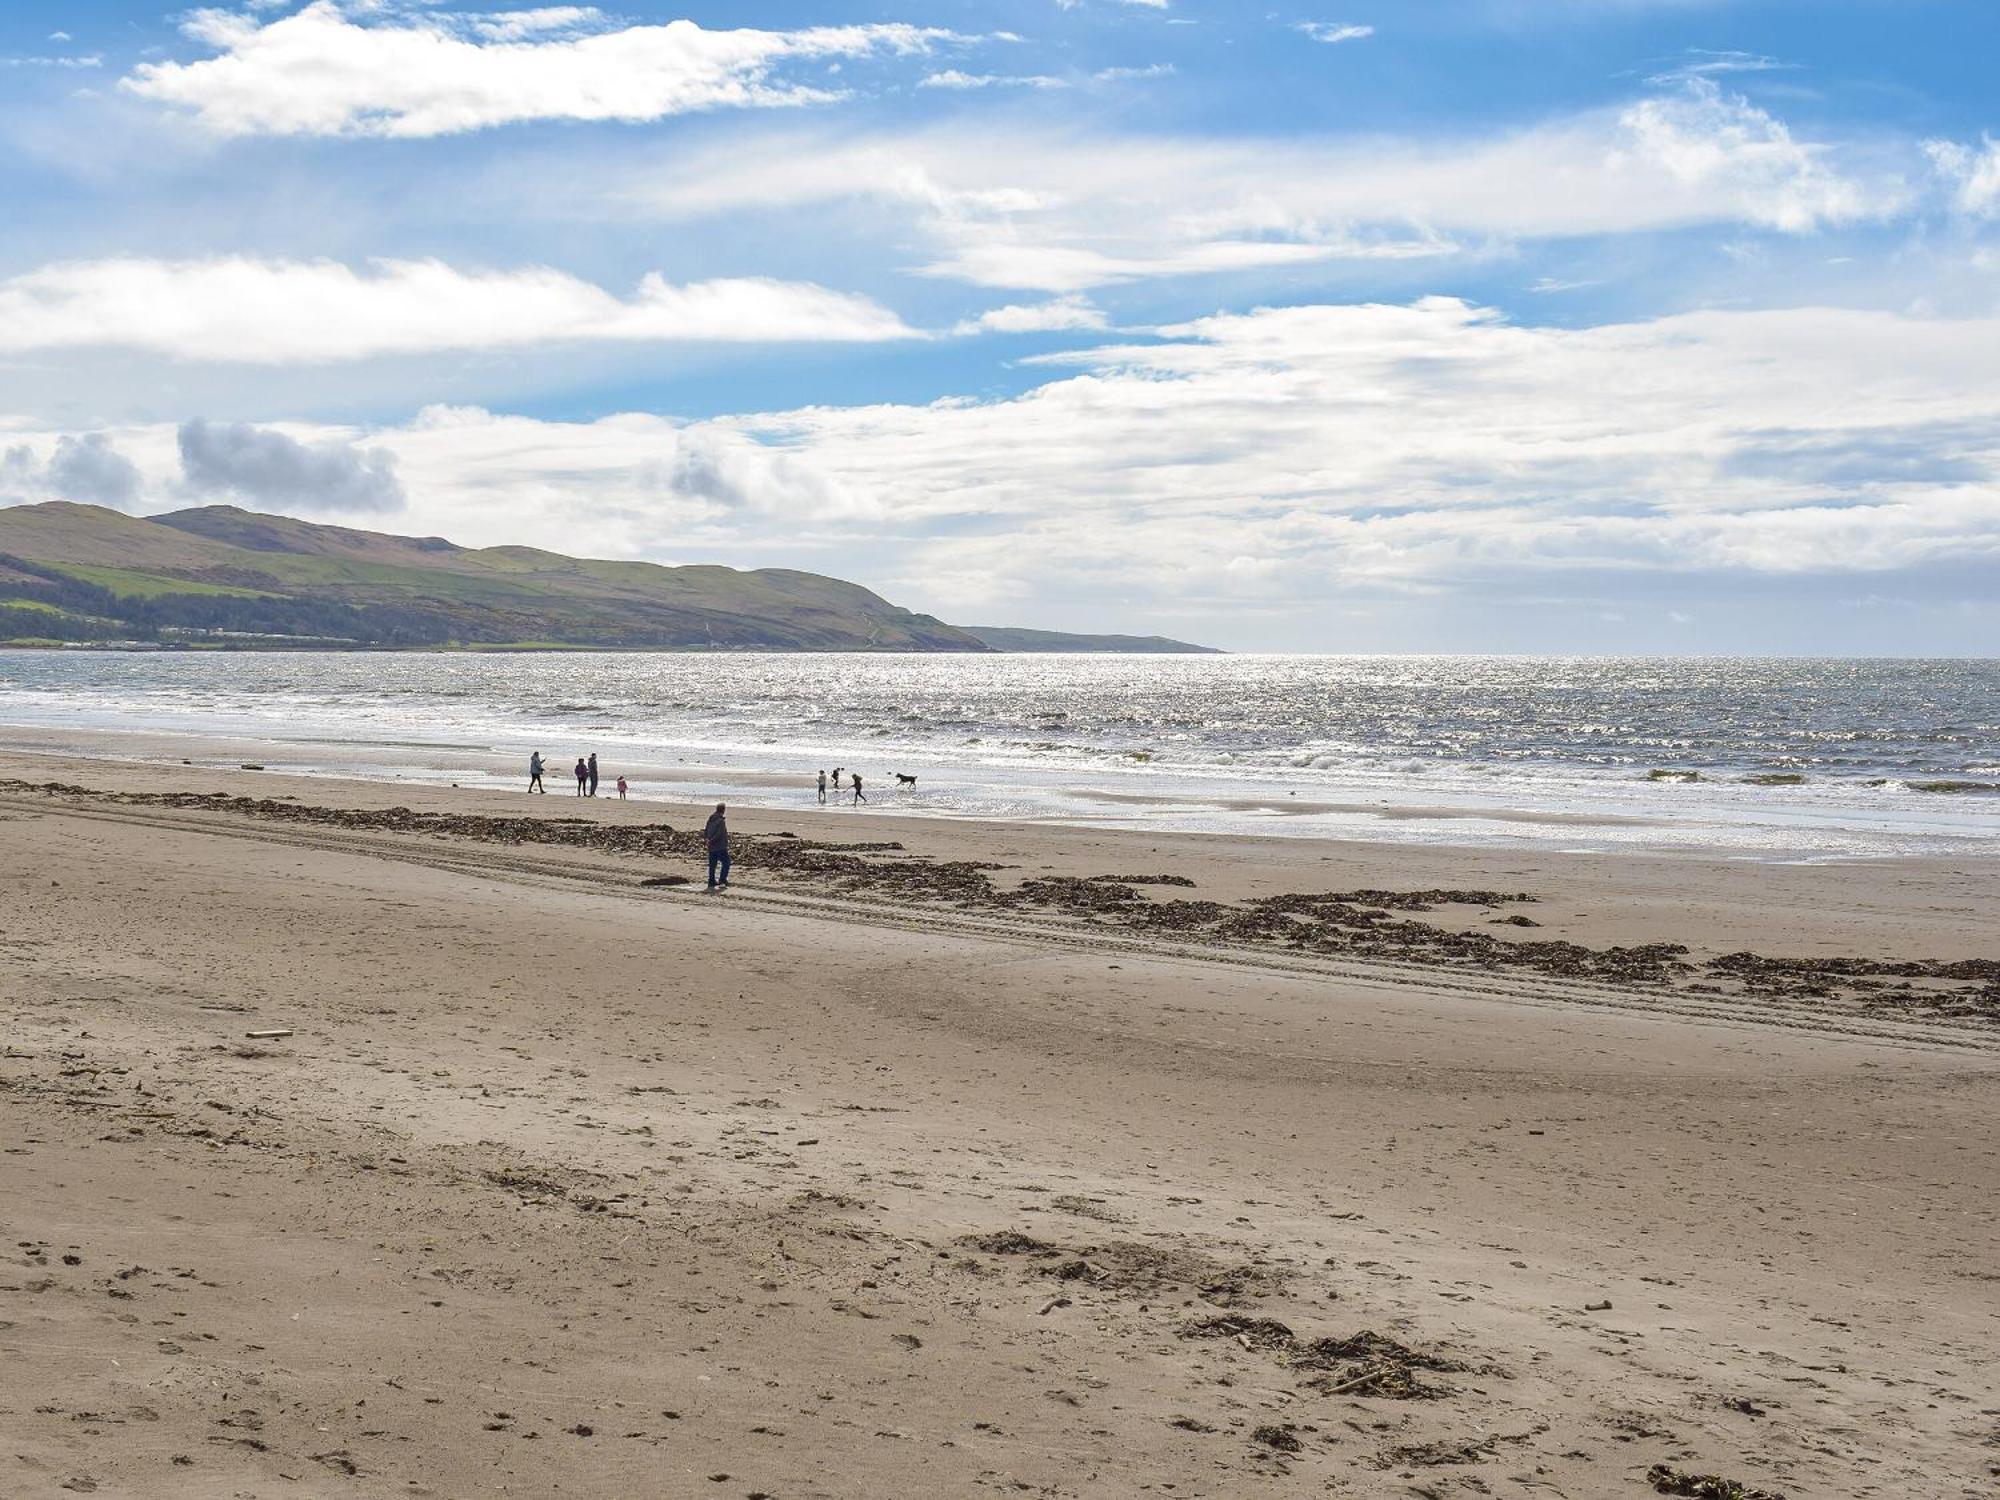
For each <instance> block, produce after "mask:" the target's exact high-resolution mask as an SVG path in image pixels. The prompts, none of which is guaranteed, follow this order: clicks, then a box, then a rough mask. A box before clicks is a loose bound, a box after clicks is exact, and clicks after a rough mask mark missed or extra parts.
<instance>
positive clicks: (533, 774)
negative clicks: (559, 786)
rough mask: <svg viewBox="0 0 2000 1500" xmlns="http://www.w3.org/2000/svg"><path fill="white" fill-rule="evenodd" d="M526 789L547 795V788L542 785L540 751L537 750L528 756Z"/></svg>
mask: <svg viewBox="0 0 2000 1500" xmlns="http://www.w3.org/2000/svg"><path fill="white" fill-rule="evenodd" d="M528 790H529V791H531V792H540V793H541V794H542V795H543V796H544V797H546V796H548V794H549V789H548V788H547V787H545V786H543V785H542V752H541V751H539V750H537V751H536V752H535V753H534V754H533V755H531V756H529V757H528Z"/></svg>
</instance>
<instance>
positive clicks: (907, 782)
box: [896, 771, 917, 786]
mask: <svg viewBox="0 0 2000 1500" xmlns="http://www.w3.org/2000/svg"><path fill="white" fill-rule="evenodd" d="M916 784H917V778H916V777H914V776H905V775H904V774H903V773H902V772H901V771H898V772H897V773H896V785H897V786H915V785H916Z"/></svg>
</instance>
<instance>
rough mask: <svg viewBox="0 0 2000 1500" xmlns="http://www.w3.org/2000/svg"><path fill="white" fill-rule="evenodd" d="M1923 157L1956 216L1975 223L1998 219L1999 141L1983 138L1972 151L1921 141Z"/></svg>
mask: <svg viewBox="0 0 2000 1500" xmlns="http://www.w3.org/2000/svg"><path fill="white" fill-rule="evenodd" d="M1924 154H1925V155H1927V156H1928V157H1929V158H1930V161H1931V166H1932V167H1933V168H1934V169H1935V170H1936V172H1937V174H1938V176H1939V177H1940V178H1941V179H1942V180H1943V181H1944V183H1945V186H1946V190H1947V191H1948V192H1949V193H1950V195H1951V203H1952V206H1953V207H1954V208H1956V209H1957V210H1958V211H1959V212H1960V213H1963V214H1970V215H1971V216H1972V217H1974V218H1978V219H1990V218H1993V217H1995V216H1996V215H2000V141H1996V140H1994V139H1993V137H1991V136H1987V137H1986V138H1985V139H1984V140H1983V141H1981V143H1980V144H1979V145H1978V146H1976V147H1975V146H1963V145H1960V144H1959V143H1958V142H1957V141H1925V142H1924Z"/></svg>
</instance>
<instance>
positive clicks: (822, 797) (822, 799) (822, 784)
mask: <svg viewBox="0 0 2000 1500" xmlns="http://www.w3.org/2000/svg"><path fill="white" fill-rule="evenodd" d="M819 805H820V806H821V807H825V806H826V772H824V771H822V772H820V773H819Z"/></svg>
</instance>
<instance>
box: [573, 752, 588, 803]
mask: <svg viewBox="0 0 2000 1500" xmlns="http://www.w3.org/2000/svg"><path fill="white" fill-rule="evenodd" d="M589 780H590V767H589V766H586V765H585V764H584V763H583V757H582V756H581V755H579V756H578V757H577V758H576V794H577V796H579V797H581V796H582V795H583V786H584V783H585V782H587V781H589Z"/></svg>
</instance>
